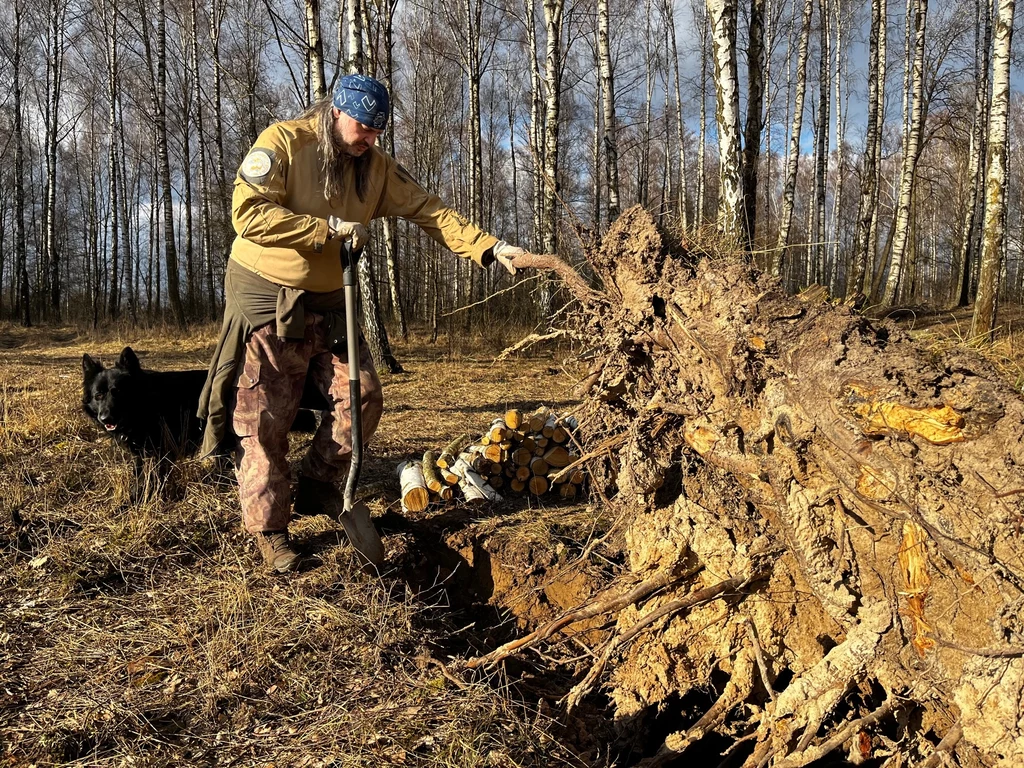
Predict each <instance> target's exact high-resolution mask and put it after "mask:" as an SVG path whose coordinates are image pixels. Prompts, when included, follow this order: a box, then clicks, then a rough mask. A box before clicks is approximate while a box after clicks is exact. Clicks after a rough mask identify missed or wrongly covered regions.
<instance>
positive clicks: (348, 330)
mask: <svg viewBox="0 0 1024 768" xmlns="http://www.w3.org/2000/svg"><path fill="white" fill-rule="evenodd" d="M360 253H361V251H354V250H353V249H352V242H351V241H350V240H346V241H345V242H344V243H343V244H342V248H341V254H342V260H343V262H344V263H343V264H342V267H343V269H344V283H345V335H346V338H347V344H348V395H349V410H350V413H351V417H352V418H351V423H352V463H351V464H350V465H349V469H348V480H347V481H346V483H345V495H344V504H345V511H346V512H350V511H352V507H353V506H354V505H355V501H356V485H358V483H359V471H360V469H362V465H363V397H362V390H361V389H360V387H359V320H358V317H357V309H358V301H359V283H358V282H357V281H356V264H358V263H359V256H360Z"/></svg>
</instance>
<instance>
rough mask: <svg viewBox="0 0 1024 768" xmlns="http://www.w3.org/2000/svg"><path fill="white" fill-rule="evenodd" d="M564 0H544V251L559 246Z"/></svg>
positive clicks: (549, 251) (546, 251)
mask: <svg viewBox="0 0 1024 768" xmlns="http://www.w3.org/2000/svg"><path fill="white" fill-rule="evenodd" d="M564 7H565V0H544V29H545V32H546V33H547V40H546V43H545V57H544V95H545V104H544V107H545V108H544V113H545V114H544V221H543V236H542V240H541V245H542V248H543V250H544V252H545V253H555V252H556V250H557V248H558V198H559V178H558V135H559V113H560V109H561V91H562V14H563V11H564Z"/></svg>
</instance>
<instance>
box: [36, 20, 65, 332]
mask: <svg viewBox="0 0 1024 768" xmlns="http://www.w3.org/2000/svg"><path fill="white" fill-rule="evenodd" d="M67 10H68V9H67V3H66V2H64V0H56V1H55V2H54V3H52V4H50V7H49V9H48V11H49V15H50V19H49V26H48V27H47V38H46V47H47V49H48V51H47V57H46V59H47V60H46V78H47V79H46V108H45V112H44V126H45V138H44V141H45V145H44V146H45V153H46V198H45V201H44V208H43V233H44V234H43V236H44V240H43V254H42V259H43V261H44V262H45V265H46V266H45V269H46V273H45V276H44V281H45V285H46V287H47V288H48V289H49V309H50V314H51V319H52V320H53V321H55V322H60V319H61V312H60V310H61V307H60V301H61V286H60V253H59V250H58V247H57V143H58V138H57V134H58V132H59V113H58V106H59V104H60V97H61V86H62V85H63V82H64V40H65V21H66V19H67Z"/></svg>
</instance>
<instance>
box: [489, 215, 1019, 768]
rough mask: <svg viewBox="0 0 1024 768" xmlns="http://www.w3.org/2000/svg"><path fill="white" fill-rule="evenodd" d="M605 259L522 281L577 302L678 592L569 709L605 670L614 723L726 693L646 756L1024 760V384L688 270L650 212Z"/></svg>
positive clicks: (645, 611)
mask: <svg viewBox="0 0 1024 768" xmlns="http://www.w3.org/2000/svg"><path fill="white" fill-rule="evenodd" d="M589 260H590V267H591V268H592V269H593V271H594V273H595V274H596V276H597V279H598V280H599V282H600V288H599V289H595V288H594V287H593V286H592V285H589V284H587V282H586V281H585V280H583V279H582V278H581V277H580V275H579V274H577V273H576V272H575V271H574V270H572V269H571V268H569V267H568V266H567V265H565V264H563V263H561V262H557V260H553V259H552V258H551V257H546V256H536V255H532V254H527V255H525V256H524V257H522V258H521V259H518V260H517V262H516V264H517V266H537V267H542V268H550V269H554V270H556V271H557V272H558V273H559V274H560V275H562V276H563V277H564V278H565V279H564V281H563V282H564V284H565V286H566V288H567V290H568V291H569V292H570V293H571V294H572V295H573V297H574V298H575V299H576V306H577V307H578V309H577V311H576V312H575V313H574V314H570V315H569V316H568V318H569V319H568V320H567V321H566V325H565V327H564V328H562V329H561V330H562V331H564V332H565V333H568V334H570V335H573V336H575V337H576V338H577V339H578V340H579V343H580V344H581V345H583V346H584V352H585V355H586V357H587V358H590V359H593V360H596V361H597V362H596V364H595V365H594V366H593V368H592V369H591V375H590V377H589V378H588V379H587V380H586V381H585V382H584V388H585V389H586V392H585V396H586V402H585V406H584V408H583V409H582V413H581V415H580V434H581V435H583V436H585V439H586V446H585V448H588V447H594V446H598V447H600V448H601V449H600V450H595V451H594V452H593V453H594V456H593V457H592V458H591V459H590V460H589V465H590V469H591V473H592V476H593V477H594V478H595V482H597V483H599V484H600V483H602V482H603V484H604V490H605V493H606V495H607V496H608V498H609V499H610V501H609V503H610V504H611V505H612V506H613V507H614V508H615V510H616V511H617V512H618V513H619V514H620V515H621V516H622V517H621V520H622V524H623V525H624V526H625V541H626V549H627V554H628V563H629V570H630V571H631V574H630V578H631V579H632V581H633V583H634V587H635V583H638V582H639V583H658V584H659V585H660V584H662V583H665V584H668V585H669V586H668V587H667V588H665V589H661V590H660V591H656V592H653V594H651V593H646V592H644V591H643V590H640V593H641V594H642V597H641V598H637V599H635V600H628V601H627V604H625V605H624V606H623V605H620V603H621V602H622V600H619V601H618V602H616V600H613V599H612V598H610V597H606V598H603V600H605V601H606V602H605V603H602V604H603V605H604V604H607V605H614V606H615V611H616V612H617V629H616V632H615V633H614V634H613V636H612V637H611V638H610V639H609V641H608V642H607V644H606V646H605V648H603V649H600V648H599V649H596V650H595V654H596V655H597V656H598V662H596V663H595V665H594V668H593V669H592V670H591V674H590V675H588V676H587V677H586V678H585V679H583V680H581V681H580V682H579V684H578V685H577V687H576V689H574V691H573V692H572V694H570V696H569V697H568V703H569V704H570V705H572V704H574V703H575V702H577V701H579V699H580V698H581V697H582V696H583V695H585V694H586V693H587V692H588V691H589V690H591V689H592V687H593V685H595V684H596V683H597V681H598V680H599V679H602V680H604V681H605V682H606V683H607V686H608V688H609V690H610V695H611V698H612V700H613V702H614V705H615V707H616V712H617V715H618V716H620V717H627V716H629V715H631V714H634V713H636V712H639V711H640V710H642V709H643V708H645V707H648V706H650V705H652V704H659V703H661V702H664V701H666V700H667V699H669V698H670V697H673V696H681V695H684V694H686V693H688V692H690V691H696V690H704V691H707V690H714V691H715V693H716V695H717V697H718V698H717V701H716V702H715V703H714V704H713V705H712V706H711V707H710V708H709V709H708V710H707V712H705V713H704V715H703V716H702V717H701V718H700V719H699V720H698V721H697V722H696V723H695V724H694V725H692V726H690V727H689V728H687V729H681V730H680V731H679V732H677V733H673V734H671V735H670V736H669V737H668V738H666V739H665V741H664V744H663V745H662V746H661V749H660V751H659V753H658V755H657V756H656V757H654V758H651V759H650V760H648V761H647V762H646V763H645V764H646V765H658V764H661V763H663V762H665V761H666V760H668V759H669V758H671V757H673V756H675V755H678V754H681V753H683V752H685V751H686V749H687V748H688V747H690V746H691V745H693V744H695V743H696V742H698V741H699V740H700V739H701V738H702V737H703V736H704V735H705V734H709V733H712V732H718V733H720V734H725V735H728V736H731V737H735V738H736V739H737V740H738V741H739V743H738V744H737V745H736V747H735V749H736V752H735V754H736V755H739V757H738V758H737V759H738V761H739V763H740V764H742V765H743V766H747V767H750V768H753V767H754V766H800V765H806V764H808V763H810V762H812V761H814V760H816V759H818V758H820V757H822V756H824V755H825V754H828V753H830V752H833V751H835V750H839V751H840V752H841V753H845V754H846V755H847V756H848V757H849V759H850V760H851V761H853V762H860V761H863V760H864V759H867V758H868V757H874V758H882V759H883V760H884V761H885V762H884V764H885V765H887V766H893V767H895V766H902V765H922V764H927V765H940V764H943V763H942V760H943V759H946V758H945V757H944V756H946V755H951V756H954V757H955V760H956V762H957V764H959V765H978V766H982V765H983V766H994V765H999V766H1007V767H1008V766H1011V765H1022V764H1024V733H1022V723H1024V719H1022V717H1024V716H1022V714H1021V712H1022V710H1021V706H1020V701H1021V700H1022V697H1024V660H1022V656H1024V626H1022V624H1024V622H1022V620H1021V618H1020V614H1021V606H1022V604H1024V546H1022V544H1021V538H1020V523H1021V520H1022V512H1024V507H1022V500H1024V470H1022V464H1024V447H1022V443H1021V440H1022V434H1024V401H1022V398H1021V397H1020V395H1019V394H1018V392H1016V391H1015V390H1014V389H1013V388H1012V387H1011V386H1010V385H1009V384H1008V383H1006V382H1005V381H1004V380H1003V379H1002V378H1001V377H1000V376H999V375H998V372H997V371H996V370H995V369H994V367H993V366H992V365H991V364H990V363H988V362H986V361H985V360H984V359H982V358H981V357H980V356H978V355H977V354H975V353H972V352H971V351H969V350H965V349H954V350H952V351H949V352H946V353H942V354H939V353H933V352H928V351H926V350H923V349H921V348H920V347H918V346H917V345H915V343H914V342H913V341H912V340H911V339H910V338H909V337H908V336H907V335H906V334H905V333H904V332H902V331H900V330H899V329H897V328H895V327H892V326H889V325H885V324H881V325H879V324H875V323H872V322H870V321H868V320H867V319H865V318H864V317H861V316H859V315H858V314H856V313H855V312H854V311H853V310H852V309H851V308H849V307H846V306H843V305H834V304H831V303H829V302H827V301H823V300H821V299H820V298H816V299H812V300H802V299H801V297H799V296H798V297H790V296H787V295H785V294H784V293H783V291H782V290H781V288H780V285H779V283H778V282H777V281H776V280H774V279H772V278H770V277H769V276H766V275H763V274H760V273H758V272H757V270H756V269H755V268H754V267H753V266H752V265H751V264H750V263H749V262H747V261H746V260H744V259H742V258H740V257H726V256H723V257H716V256H714V255H713V254H705V255H704V256H702V257H700V258H698V257H696V256H694V255H693V254H689V253H687V252H686V251H685V250H684V249H683V248H682V247H680V246H678V245H672V244H671V243H669V242H668V238H667V237H666V236H664V235H663V234H662V233H660V232H659V231H658V229H657V227H656V226H655V222H654V221H653V219H652V218H651V217H650V215H649V214H647V213H646V212H644V211H643V210H642V209H639V208H634V209H631V210H629V211H627V212H626V213H625V214H624V215H623V216H622V217H621V218H620V219H619V220H618V221H617V222H616V223H615V225H613V227H612V228H611V230H610V231H609V232H608V234H607V236H606V237H605V239H604V241H603V243H602V245H601V247H600V249H599V250H598V251H597V252H596V253H594V254H592V255H591V256H590V257H589ZM611 591H612V592H614V591H615V590H614V588H613V589H612V590H611ZM620 591H621V592H622V593H623V594H625V593H626V592H627V590H626V587H625V586H624V587H623V588H622V589H621V590H620ZM613 597H614V595H613ZM570 618H571V617H570ZM569 620H570V619H569V618H567V621H569ZM548 639H549V640H550V638H548ZM627 641H628V642H627ZM506 655H507V654H506ZM494 658H497V657H494ZM485 661H487V658H486V657H485V658H484V659H479V660H474V662H485ZM472 665H474V663H471V666H472ZM713 677H714V679H715V680H718V681H720V680H721V679H726V680H728V683H727V684H725V685H724V686H723V685H721V684H720V683H719V684H713V682H712V679H713Z"/></svg>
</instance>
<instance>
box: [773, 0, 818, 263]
mask: <svg viewBox="0 0 1024 768" xmlns="http://www.w3.org/2000/svg"><path fill="white" fill-rule="evenodd" d="M813 11H814V0H804V10H803V15H802V17H801V21H800V44H799V46H798V48H797V54H796V99H795V104H794V107H793V124H792V127H791V128H790V135H789V156H788V157H787V159H786V178H785V181H784V182H783V187H782V212H781V213H780V214H779V240H778V243H777V244H776V250H777V251H778V257H777V258H776V259H774V260H773V264H772V274H774V275H776V276H777V275H779V274H781V272H782V266H783V261H784V259H785V257H786V249H787V248H788V246H789V228H790V226H791V225H792V222H793V202H794V198H795V196H796V174H797V171H798V170H799V165H800V133H801V129H802V128H803V123H804V98H805V96H806V93H807V53H808V48H809V47H810V39H811V14H812V12H813Z"/></svg>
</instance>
